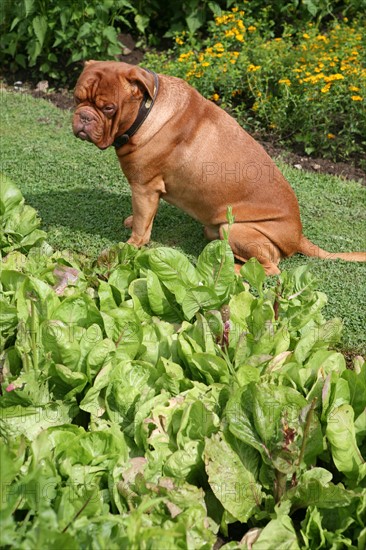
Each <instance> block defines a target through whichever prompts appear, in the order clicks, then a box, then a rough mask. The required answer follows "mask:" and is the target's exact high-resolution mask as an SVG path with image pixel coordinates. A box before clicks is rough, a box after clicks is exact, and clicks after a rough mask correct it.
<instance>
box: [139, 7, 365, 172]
mask: <svg viewBox="0 0 366 550" xmlns="http://www.w3.org/2000/svg"><path fill="white" fill-rule="evenodd" d="M261 14H262V15H261V17H262V18H261V19H256V18H255V16H254V15H255V14H254V12H251V11H250V10H245V11H243V10H239V9H238V8H237V7H234V8H232V10H231V11H226V12H223V13H222V14H221V15H220V16H217V17H216V18H215V20H214V22H212V23H211V24H210V27H209V34H208V37H207V39H206V40H205V41H204V42H203V44H202V47H201V49H200V50H197V49H194V48H192V46H191V43H190V41H189V40H188V39H187V38H188V36H187V34H186V33H184V32H183V33H181V34H179V35H177V36H176V39H175V42H176V44H175V48H174V50H173V51H172V52H171V55H170V57H167V56H165V57H164V58H162V57H159V56H158V57H156V55H149V56H148V57H147V64H148V66H150V67H153V68H156V69H159V70H161V71H162V72H167V73H170V74H173V75H175V76H179V77H182V78H184V79H186V80H188V82H190V83H191V84H192V85H193V86H195V87H196V88H197V89H198V90H199V91H200V92H201V93H202V94H203V95H205V96H206V97H208V98H211V99H212V100H214V101H216V102H218V103H219V104H220V105H221V106H222V107H224V108H225V107H228V108H229V109H231V110H232V111H234V112H235V113H236V115H237V117H238V118H239V120H240V122H241V123H243V124H244V126H246V127H247V128H248V129H250V130H252V131H253V130H265V131H266V132H268V131H270V132H271V133H272V134H274V135H275V137H276V138H278V139H279V140H281V141H283V142H286V143H291V144H294V143H295V144H299V145H300V147H301V149H302V150H303V151H305V152H306V153H308V154H311V153H313V152H315V151H316V153H317V154H321V155H323V156H326V157H329V158H334V159H342V160H343V159H348V158H350V157H352V156H356V155H357V156H358V158H359V159H360V160H361V161H362V159H363V160H364V161H365V162H366V155H365V145H366V142H365V136H366V117H365V107H364V105H365V98H366V69H365V59H364V55H363V52H364V46H363V42H364V39H365V36H366V31H365V25H364V22H363V21H361V20H355V21H354V22H353V23H352V24H351V23H350V22H349V21H348V19H347V18H343V19H342V20H340V21H335V22H332V23H330V24H328V26H327V29H326V30H323V31H320V30H319V28H318V26H316V25H315V24H314V23H312V22H309V23H307V24H306V26H305V25H303V27H302V28H301V29H297V30H295V29H294V28H290V27H289V26H288V27H287V29H286V31H284V32H283V34H282V36H281V37H274V36H273V30H272V27H271V22H270V21H269V19H268V14H266V11H265V10H264V11H262V12H261ZM162 61H163V63H162Z"/></svg>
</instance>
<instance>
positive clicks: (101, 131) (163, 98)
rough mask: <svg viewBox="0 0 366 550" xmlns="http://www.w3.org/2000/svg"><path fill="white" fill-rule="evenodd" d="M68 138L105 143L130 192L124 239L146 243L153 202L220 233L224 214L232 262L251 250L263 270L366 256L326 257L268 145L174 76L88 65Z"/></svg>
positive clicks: (210, 233) (109, 63)
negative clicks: (293, 260) (306, 228)
mask: <svg viewBox="0 0 366 550" xmlns="http://www.w3.org/2000/svg"><path fill="white" fill-rule="evenodd" d="M75 100H76V103H77V107H76V110H75V114H74V118H73V131H74V134H75V135H76V136H77V137H79V138H81V139H86V140H88V141H91V142H92V143H94V144H95V145H96V146H97V147H99V148H100V149H106V148H107V147H110V146H111V145H114V147H115V148H116V153H117V156H118V159H119V162H120V165H121V168H122V170H123V172H124V174H125V175H126V177H127V179H128V181H129V184H130V186H131V189H132V212H133V216H130V217H129V218H127V219H126V220H125V225H126V227H130V228H132V234H131V238H130V239H129V240H128V242H129V243H130V244H133V245H135V246H137V247H139V246H142V245H144V244H146V243H148V242H149V240H150V234H151V229H152V225H153V221H154V217H155V214H156V211H157V208H158V205H159V199H160V198H164V199H165V200H166V201H168V202H169V203H171V204H174V205H176V206H179V207H180V208H182V209H183V210H184V211H185V212H187V213H188V214H190V215H191V216H192V217H193V218H195V219H197V220H199V221H200V222H201V223H203V224H204V226H205V234H206V236H207V238H209V239H215V238H222V236H223V231H224V230H226V229H227V227H228V225H227V221H226V212H227V208H228V206H229V205H230V206H231V207H232V211H233V215H234V218H235V223H234V224H233V225H232V226H231V229H230V234H229V242H230V246H231V248H232V250H233V253H234V255H235V257H236V258H238V259H239V260H241V261H242V262H245V261H246V260H247V259H248V258H250V257H252V256H255V257H256V258H257V259H258V260H259V261H260V262H261V263H262V264H263V266H264V268H265V270H266V273H267V274H276V273H279V272H280V271H279V269H278V262H279V260H280V259H281V258H283V257H285V256H291V255H292V254H294V253H296V252H300V253H302V254H305V255H307V256H317V257H319V258H329V259H333V258H341V259H345V260H350V261H366V253H361V252H354V253H329V252H326V251H324V250H322V249H320V248H319V247H318V246H316V245H315V244H312V243H311V242H310V241H309V240H308V239H306V238H305V237H304V236H303V234H302V225H301V221H300V213H299V205H298V202H297V199H296V197H295V194H294V192H293V190H292V188H291V187H290V185H289V183H288V182H287V181H286V180H285V178H284V177H283V175H282V174H281V172H280V171H279V170H278V168H277V167H276V165H275V164H274V162H273V161H272V160H271V158H270V157H269V156H268V155H267V153H266V152H265V151H264V149H263V148H262V147H261V145H259V144H258V143H257V142H256V141H255V140H254V139H253V138H252V137H250V136H249V135H248V134H247V133H246V132H245V131H244V130H243V129H242V128H241V127H240V126H239V125H238V124H237V122H236V121H235V120H234V119H233V118H231V117H230V116H229V115H228V114H227V113H226V112H225V111H223V110H222V109H220V108H219V107H217V106H216V105H215V104H214V103H212V102H211V101H208V100H206V99H204V98H203V97H202V96H201V95H200V94H199V93H198V92H197V91H196V90H194V89H193V88H192V87H191V86H189V85H188V84H187V83H186V82H184V81H183V80H180V79H178V78H174V77H170V76H165V75H160V74H159V75H156V74H155V73H152V72H150V71H147V70H145V69H142V68H140V67H135V66H131V65H127V64H126V63H118V62H114V61H89V62H87V63H86V64H85V68H84V71H83V72H82V74H81V76H80V77H79V80H78V82H77V84H76V88H75Z"/></svg>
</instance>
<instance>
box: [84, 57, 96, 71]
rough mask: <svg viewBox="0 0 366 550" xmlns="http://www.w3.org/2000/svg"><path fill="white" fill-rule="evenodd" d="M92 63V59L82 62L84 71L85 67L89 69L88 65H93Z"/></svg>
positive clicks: (93, 61)
mask: <svg viewBox="0 0 366 550" xmlns="http://www.w3.org/2000/svg"><path fill="white" fill-rule="evenodd" d="M93 63H96V61H95V60H94V59H89V60H88V61H84V69H85V67H89V65H93Z"/></svg>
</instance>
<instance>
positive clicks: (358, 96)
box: [351, 95, 363, 101]
mask: <svg viewBox="0 0 366 550" xmlns="http://www.w3.org/2000/svg"><path fill="white" fill-rule="evenodd" d="M351 99H352V101H362V100H363V97H361V96H360V95H353V96H352V97H351Z"/></svg>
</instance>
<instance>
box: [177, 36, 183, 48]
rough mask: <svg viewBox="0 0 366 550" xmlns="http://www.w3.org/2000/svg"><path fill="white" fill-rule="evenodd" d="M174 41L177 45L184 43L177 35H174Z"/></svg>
mask: <svg viewBox="0 0 366 550" xmlns="http://www.w3.org/2000/svg"><path fill="white" fill-rule="evenodd" d="M175 41H176V43H177V44H178V45H179V46H181V45H182V44H184V41H183V40H182V39H181V38H179V36H177V37H176V39H175Z"/></svg>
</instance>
